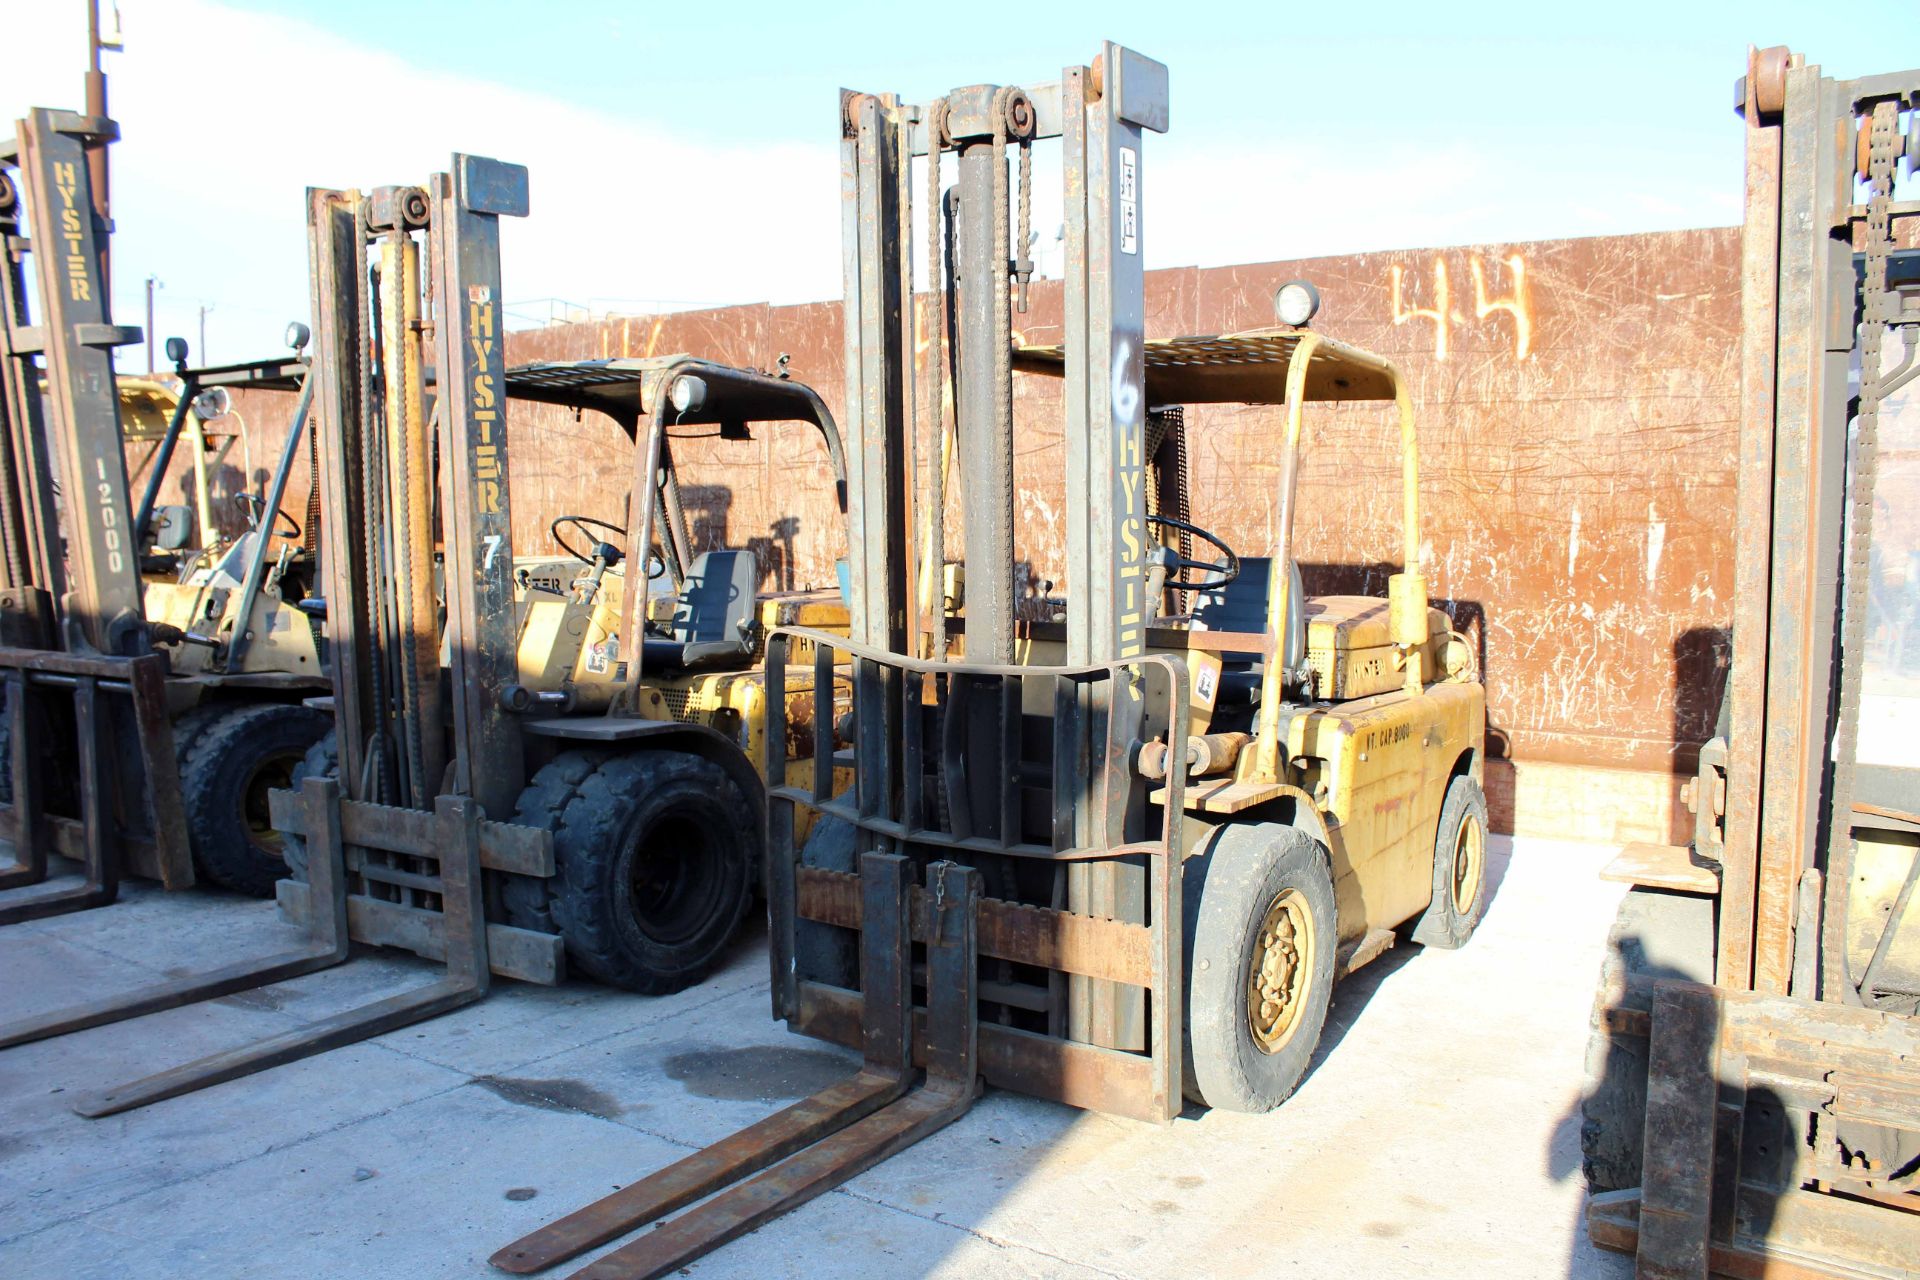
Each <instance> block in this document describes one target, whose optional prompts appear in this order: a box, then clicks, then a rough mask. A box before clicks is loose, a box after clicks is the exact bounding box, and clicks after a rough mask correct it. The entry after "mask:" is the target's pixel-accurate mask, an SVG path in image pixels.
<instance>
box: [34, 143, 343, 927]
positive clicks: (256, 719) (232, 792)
mask: <svg viewBox="0 0 1920 1280" xmlns="http://www.w3.org/2000/svg"><path fill="white" fill-rule="evenodd" d="M116 129H117V127H116V126H115V124H114V122H113V121H111V120H105V119H101V118H97V117H90V116H77V115H74V114H72V113H68V112H59V111H50V110H46V109H36V110H35V111H33V112H32V113H31V114H30V115H29V116H28V117H27V118H26V119H24V120H22V121H21V122H20V123H19V125H18V128H17V131H16V135H15V137H14V138H13V139H12V140H11V141H10V142H9V143H7V144H5V145H4V147H0V232H3V233H4V234H5V236H6V237H7V239H8V240H9V243H11V244H14V245H15V246H17V247H18V251H17V252H16V254H15V255H14V256H13V257H12V258H11V259H10V260H9V261H8V262H7V263H6V264H5V266H4V269H0V312H4V315H3V316H0V338H3V342H0V346H3V352H0V354H3V355H4V358H3V359H0V388H3V392H0V412H3V413H4V423H3V424H0V426H3V427H4V431H3V432H0V434H3V435H4V445H3V447H0V675H4V694H3V696H4V702H3V703H0V705H4V707H5V713H4V716H3V717H0V755H4V757H5V760H4V765H0V839H3V840H5V841H6V842H7V843H9V844H10V845H11V846H12V851H13V865H11V866H10V867H7V868H5V869H4V870H0V889H7V890H12V891H13V892H10V893H9V894H7V895H6V896H5V897H4V898H0V923H4V922H12V921H17V920H26V919H33V918H37V917H40V916H45V915H50V914H57V913H60V912H65V911H73V910H80V909H85V908H88V907H93V906H99V905H103V904H105V903H108V902H112V901H113V900H114V899H115V897H116V896H117V893H118V887H119V882H120V879H121V878H122V876H124V875H136V876H143V877H147V878H151V879H155V880H158V881H160V882H161V883H162V884H164V885H166V886H167V887H169V888H180V887H184V886H187V885H190V884H192V883H194V882H195V880H196V878H198V879H205V880H211V881H214V882H216V883H219V884H222V885H225V886H227V887H229V888H234V889H238V890H242V891H246V892H252V893H254V894H258V895H265V894H268V893H270V892H271V891H272V885H273V883H274V881H275V880H276V879H277V878H278V876H279V875H281V874H283V872H284V866H283V863H282V862H281V859H280V856H279V853H278V851H277V848H276V847H275V845H276V842H275V841H274V840H273V839H272V837H271V834H270V830H271V829H270V827H269V826H268V824H267V821H266V819H267V816H268V815H267V807H266V790H267V788H268V785H270V784H272V783H273V782H275V781H278V780H282V779H284V778H285V776H286V773H287V770H288V768H289V767H290V766H291V764H292V763H293V762H297V760H298V759H299V757H300V754H301V753H302V752H304V750H305V749H306V747H307V746H308V745H309V744H310V743H311V742H312V741H313V740H314V738H316V737H318V736H319V734H320V733H321V732H323V731H324V729H325V727H326V718H325V716H324V715H323V714H321V713H318V712H315V711H313V710H311V709H309V708H306V707H303V706H301V705H299V702H300V699H301V698H302V697H303V696H305V695H309V694H312V693H314V692H317V691H318V690H320V689H322V688H324V687H325V685H326V678H325V676H324V674H323V673H322V671H321V663H320V652H319V649H318V647H317V644H316V642H315V638H314V635H313V631H312V628H311V625H310V624H309V623H308V621H307V619H306V618H305V617H304V616H303V615H301V614H300V613H299V612H298V611H297V610H295V609H294V608H293V607H292V604H291V603H290V602H291V601H292V600H297V599H298V597H299V595H300V592H301V588H300V585H299V584H300V570H299V567H298V565H296V564H295V562H294V560H295V558H294V557H292V555H291V554H290V553H288V552H284V551H283V553H282V554H281V555H279V556H278V557H275V556H273V555H270V554H269V546H268V542H269V540H268V539H267V538H266V536H265V535H264V533H262V532H260V531H258V530H254V531H250V532H249V534H247V535H246V536H243V537H242V538H240V539H238V540H237V541H235V542H234V543H233V544H232V545H231V546H229V547H227V548H226V549H225V555H224V556H223V557H222V558H221V559H220V560H219V561H218V563H212V564H205V565H198V566H195V565H193V564H191V563H190V562H188V561H182V560H181V559H180V558H179V555H180V553H181V551H182V550H183V549H184V548H185V545H186V541H187V539H189V538H190V536H191V526H190V522H188V521H186V520H184V519H182V518H181V517H182V516H183V515H184V512H183V511H181V510H179V509H175V510H173V511H164V510H158V511H157V510H156V505H155V496H156V494H157V492H158V485H159V480H160V477H161V475H162V474H163V473H164V472H165V470H166V465H167V462H166V459H167V455H168V454H169V453H170V451H171V449H172V446H173V444H174V442H176V441H177V440H178V438H179V436H180V434H181V431H182V429H183V426H184V425H185V424H186V423H187V421H188V420H189V419H190V418H191V417H192V416H193V410H192V407H191V406H192V404H193V403H194V402H195V401H196V400H198V399H199V398H200V396H201V394H202V393H203V392H204V393H209V394H215V393H218V394H224V389H225V388H226V387H229V386H237V385H247V384H257V385H277V386H282V387H286V388H291V387H296V386H298V385H300V383H301V382H302V380H303V378H304V373H305V369H304V366H303V364H302V363H301V362H300V360H299V358H298V356H297V354H296V355H295V356H294V357H293V358H289V359H283V360H269V361H261V362H254V363H251V364H246V365H236V366H225V367H222V368H218V369H208V370H190V369H187V368H186V365H185V348H184V344H181V343H179V342H178V340H175V341H173V342H170V343H169V344H168V346H169V350H170V353H171V354H172V355H173V356H174V358H175V361H176V365H177V369H178V371H179V372H180V373H181V374H182V375H183V377H182V381H181V384H180V386H179V387H178V388H177V389H169V390H168V391H167V392H166V394H168V395H170V396H171V397H172V399H171V405H170V410H169V420H168V425H167V427H166V428H165V430H164V431H163V432H162V433H161V435H160V438H159V441H158V446H157V451H156V454H155V458H154V467H155V469H154V471H153V473H152V476H151V477H150V480H149V485H148V490H147V493H146V495H145V497H144V498H143V500H142V502H141V503H140V505H139V506H138V507H137V508H136V507H135V505H134V504H133V503H132V502H131V501H130V493H129V485H128V479H127V472H126V458H125V451H124V443H125V436H124V431H123V422H122V417H121V410H122V406H123V404H124V403H126V402H127V401H128V399H129V398H131V399H133V400H134V401H135V402H140V403H144V402H145V401H146V400H150V399H151V398H152V396H146V395H143V394H141V393H140V391H139V388H126V387H123V386H121V385H120V384H118V383H117V382H116V380H115V378H114V375H113V370H112V350H113V348H114V347H116V346H123V345H127V344H128V343H130V342H134V341H137V340H138V338H139V331H138V330H133V329H127V328H123V327H120V326H116V325H114V324H112V323H111V317H110V314H109V310H108V307H107V302H106V270H105V266H106V255H107V245H108V229H107V228H108V224H107V223H106V221H105V219H104V215H103V213H102V211H101V209H100V208H99V207H98V203H97V201H98V197H97V193H96V192H95V190H94V189H93V187H92V186H91V181H92V174H93V169H92V167H91V166H90V165H89V163H88V152H89V149H90V148H104V146H105V145H106V142H107V141H109V140H110V139H111V138H112V137H113V136H114V135H115V133H116ZM23 229H27V230H30V231H31V234H30V235H24V236H23V235H21V234H20V233H21V231H22V230H23ZM30 272H31V274H32V275H34V276H37V280H35V286H36V287H35V288H34V289H33V290H32V291H31V293H30V292H29V288H28V279H29V274H30ZM149 390H151V391H152V395H154V396H157V395H160V394H161V391H160V389H158V388H157V387H155V388H149ZM301 435H302V430H301V424H300V423H299V422H298V421H296V422H295V424H294V426H293V428H292V429H291V430H290V432H289V434H288V437H287V444H286V448H285V449H284V450H283V451H282V455H281V458H280V459H279V464H278V468H277V470H276V471H275V472H274V480H273V484H272V486H271V492H270V493H269V494H268V495H266V497H265V498H263V499H261V501H260V505H266V504H268V503H271V505H272V507H273V508H275V509H277V505H278V502H279V499H280V496H282V495H283V493H284V488H285V481H286V474H287V472H288V470H289V469H290V467H291V465H292V462H293V457H294V453H295V450H296V448H297V445H298V443H299V440H300V437H301ZM56 484H57V485H58V493H59V500H58V501H57V502H56ZM156 546H157V547H158V554H157V555H156V554H155V551H156ZM195 574H198V575H199V576H200V580H199V581H197V582H196V581H195V580H194V575H195ZM56 855H58V856H62V857H65V858H68V859H70V860H72V861H74V862H77V863H79V864H80V865H81V868H82V870H83V872H84V876H85V879H84V881H83V883H81V884H79V885H77V886H76V885H72V884H68V883H62V882H61V881H60V880H59V878H58V876H57V875H56V872H57V870H58V866H57V864H56V863H53V862H50V861H49V859H50V858H52V857H54V856H56Z"/></svg>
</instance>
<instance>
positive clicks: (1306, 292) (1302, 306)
mask: <svg viewBox="0 0 1920 1280" xmlns="http://www.w3.org/2000/svg"><path fill="white" fill-rule="evenodd" d="M1319 310H1320V291H1319V290H1318V289H1316V288H1314V287H1313V286H1312V285H1310V284H1308V283H1307V282H1306V281H1305V280H1289V281H1287V282H1286V283H1285V284H1283V285H1281V286H1280V287H1279V289H1277V290H1275V291H1274V295H1273V313H1274V314H1275V315H1276V316H1279V317H1280V323H1281V324H1290V325H1292V326H1293V327H1294V328H1296V329H1298V328H1300V327H1301V326H1302V325H1305V324H1307V323H1309V322H1310V321H1311V320H1312V319H1313V317H1314V316H1315V315H1316V314H1318V313H1319Z"/></svg>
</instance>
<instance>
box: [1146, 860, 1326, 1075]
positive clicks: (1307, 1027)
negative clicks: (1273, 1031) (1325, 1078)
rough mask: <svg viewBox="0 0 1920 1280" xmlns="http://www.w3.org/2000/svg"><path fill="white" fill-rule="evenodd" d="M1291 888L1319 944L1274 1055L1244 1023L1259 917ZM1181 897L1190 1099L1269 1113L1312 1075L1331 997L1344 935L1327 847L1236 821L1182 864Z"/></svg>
mask: <svg viewBox="0 0 1920 1280" xmlns="http://www.w3.org/2000/svg"><path fill="white" fill-rule="evenodd" d="M1285 889H1297V890H1298V891H1299V892H1300V893H1301V895H1302V896H1303V897H1304V898H1305V899H1306V902H1307V907H1308V910H1309V912H1310V913H1311V915H1312V918H1313V924H1314V930H1315V934H1316V942H1317V945H1316V947H1315V950H1314V962H1313V969H1312V972H1311V974H1310V975H1309V976H1310V981H1311V986H1309V988H1308V990H1307V1007H1306V1008H1305V1009H1304V1010H1302V1012H1301V1022H1300V1024H1299V1025H1298V1027H1297V1028H1296V1030H1295V1031H1294V1033H1293V1035H1292V1037H1291V1038H1290V1039H1288V1040H1287V1042H1286V1043H1285V1044H1284V1045H1282V1046H1281V1047H1280V1049H1279V1050H1278V1051H1277V1052H1274V1053H1271V1054H1269V1053H1265V1052H1263V1051H1262V1050H1261V1049H1260V1047H1259V1046H1258V1044H1257V1043H1256V1042H1255V1041H1254V1038H1253V1031H1252V1028H1250V1027H1249V1026H1248V1025H1247V1004H1246V1001H1247V997H1246V990H1247V978H1248V972H1249V968H1250V966H1251V964H1252V963H1253V958H1254V952H1255V949H1256V945H1257V940H1258V935H1259V930H1260V925H1261V922H1262V921H1263V920H1264V918H1265V916H1266V911H1267V908H1268V906H1269V905H1270V904H1271V903H1272V902H1273V900H1274V899H1275V898H1276V897H1278V896H1279V895H1280V893H1281V892H1282V891H1283V890H1285ZM1181 901H1182V906H1183V908H1184V914H1185V918H1186V957H1185V961H1186V974H1187V981H1186V984H1185V985H1186V1018H1185V1019H1184V1033H1185V1038H1186V1071H1185V1075H1186V1080H1185V1087H1186V1093H1187V1096H1188V1097H1190V1098H1192V1099H1193V1100H1194V1101H1196V1102H1202V1103H1205V1104H1206V1105H1207V1106H1209V1107H1213V1108H1216V1109H1218V1110H1222V1111H1241V1112H1252V1113H1258V1112H1264V1111H1271V1110H1273V1108H1275V1107H1277V1106H1279V1105H1280V1104H1281V1103H1282V1102H1284V1101H1286V1100H1287V1098H1288V1096H1289V1095H1291V1094H1292V1093H1293V1091H1294V1090H1295V1089H1296V1088H1298V1087H1299V1084H1300V1081H1301V1080H1302V1079H1304V1078H1305V1077H1306V1074H1307V1068H1308V1067H1309V1066H1311V1065H1312V1062H1313V1051H1314V1049H1315V1047H1316V1046H1317V1045H1318V1044H1319V1043H1320V1032H1321V1029H1322V1028H1323V1027H1324V1026H1325V1024H1326V1020H1327V1007H1328V1003H1329V1001H1330V1000H1331V998H1332V995H1333V960H1334V950H1335V948H1336V946H1337V945H1338V936H1339V935H1338V929H1337V924H1338V919H1337V911H1336V908H1335V905H1334V896H1333V872H1332V869H1331V865H1330V863H1329V859H1328V855H1327V851H1326V849H1325V848H1324V847H1322V846H1321V845H1320V843H1319V842H1318V841H1316V840H1315V839H1314V838H1313V837H1312V836H1310V835H1308V834H1307V833H1306V832H1304V831H1301V830H1300V829H1299V828H1297V827H1291V826H1281V825H1279V824H1276V823H1252V822H1247V823H1229V824H1227V825H1225V826H1222V827H1220V828H1219V829H1218V830H1216V831H1215V832H1214V833H1213V834H1212V835H1211V836H1210V837H1208V839H1207V842H1206V844H1205V845H1204V846H1203V848H1202V851H1201V852H1200V853H1198V854H1196V855H1195V856H1193V857H1190V858H1188V859H1187V860H1186V861H1185V862H1184V863H1183V864H1182V866H1181Z"/></svg>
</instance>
